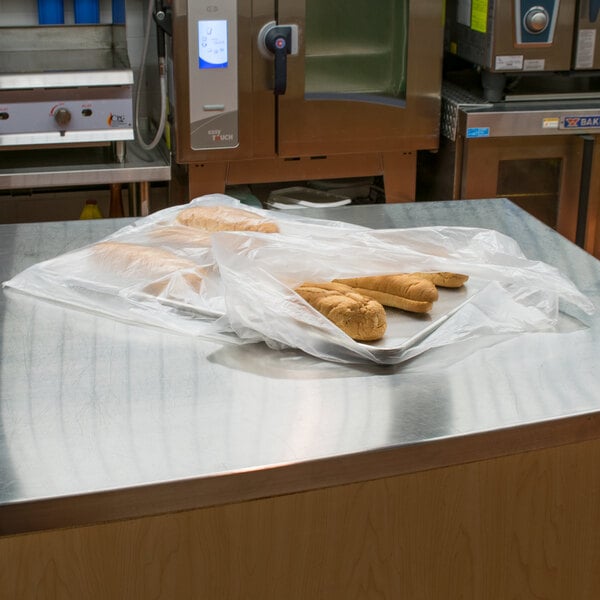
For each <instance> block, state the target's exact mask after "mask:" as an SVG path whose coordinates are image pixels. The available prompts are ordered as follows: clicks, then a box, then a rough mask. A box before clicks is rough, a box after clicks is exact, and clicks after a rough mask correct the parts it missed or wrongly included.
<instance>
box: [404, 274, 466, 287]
mask: <svg viewBox="0 0 600 600" xmlns="http://www.w3.org/2000/svg"><path fill="white" fill-rule="evenodd" d="M409 275H414V276H416V277H421V278H422V279H427V280H429V281H431V283H433V284H434V285H436V286H438V287H444V288H459V287H462V286H463V285H464V284H465V283H466V282H467V281H468V280H469V276H468V275H463V274H462V273H450V272H447V271H437V272H434V273H409Z"/></svg>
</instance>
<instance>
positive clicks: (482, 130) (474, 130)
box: [467, 127, 490, 138]
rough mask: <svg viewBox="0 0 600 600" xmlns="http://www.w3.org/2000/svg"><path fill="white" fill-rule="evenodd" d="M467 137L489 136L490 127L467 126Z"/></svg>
mask: <svg viewBox="0 0 600 600" xmlns="http://www.w3.org/2000/svg"><path fill="white" fill-rule="evenodd" d="M467 137H468V138H481V137H490V128H489V127H468V128H467Z"/></svg>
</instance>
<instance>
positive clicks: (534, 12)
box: [523, 6, 550, 34]
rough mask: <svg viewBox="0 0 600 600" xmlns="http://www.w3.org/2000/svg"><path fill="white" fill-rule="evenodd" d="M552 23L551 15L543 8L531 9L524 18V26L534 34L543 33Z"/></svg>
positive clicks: (534, 7) (535, 7)
mask: <svg viewBox="0 0 600 600" xmlns="http://www.w3.org/2000/svg"><path fill="white" fill-rule="evenodd" d="M549 23H550V15H548V11H547V10H546V9H545V8H544V7H543V6H533V7H531V8H530V9H529V10H528V11H527V12H526V13H525V16H524V17H523V26H524V27H525V29H526V30H527V31H528V32H529V33H532V34H536V33H542V32H543V31H545V30H546V28H547V27H548V25H549Z"/></svg>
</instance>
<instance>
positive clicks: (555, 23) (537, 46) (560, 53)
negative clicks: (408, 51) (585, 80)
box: [445, 0, 600, 101]
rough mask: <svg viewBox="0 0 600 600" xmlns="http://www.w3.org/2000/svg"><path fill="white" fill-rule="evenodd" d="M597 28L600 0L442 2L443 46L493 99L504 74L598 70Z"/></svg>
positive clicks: (470, 0) (598, 41)
mask: <svg viewBox="0 0 600 600" xmlns="http://www.w3.org/2000/svg"><path fill="white" fill-rule="evenodd" d="M599 30H600V0H481V1H472V0H448V3H447V9H446V35H445V48H446V50H447V51H448V52H449V53H451V54H454V55H456V56H458V57H460V58H463V59H465V60H467V61H469V62H471V63H473V64H475V65H478V66H480V67H481V68H482V69H483V85H484V89H485V91H486V98H487V99H490V100H492V101H497V100H499V99H501V92H502V88H503V87H504V79H503V77H502V76H503V75H505V74H507V73H520V74H527V73H532V72H539V71H546V72H548V71H570V70H594V69H598V68H600V48H599V45H600V40H598V32H599Z"/></svg>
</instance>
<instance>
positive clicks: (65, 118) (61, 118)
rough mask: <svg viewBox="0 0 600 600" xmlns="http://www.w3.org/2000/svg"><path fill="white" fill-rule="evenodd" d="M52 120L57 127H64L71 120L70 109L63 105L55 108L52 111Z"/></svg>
mask: <svg viewBox="0 0 600 600" xmlns="http://www.w3.org/2000/svg"><path fill="white" fill-rule="evenodd" d="M54 120H55V121H56V123H57V124H58V126H59V127H61V128H63V129H64V128H65V127H66V126H67V125H68V124H69V123H70V122H71V111H70V110H69V109H68V108H65V107H64V106H61V107H60V108H57V109H56V110H55V111H54Z"/></svg>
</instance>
